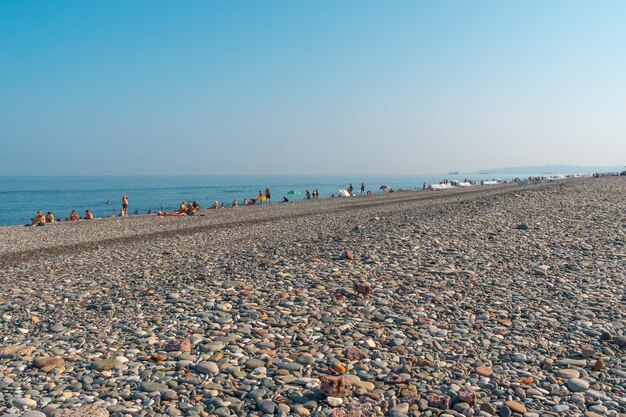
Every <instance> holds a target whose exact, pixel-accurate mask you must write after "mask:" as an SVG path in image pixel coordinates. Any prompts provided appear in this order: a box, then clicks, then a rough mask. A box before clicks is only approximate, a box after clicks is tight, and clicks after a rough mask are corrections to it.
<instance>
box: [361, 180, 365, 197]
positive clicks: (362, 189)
mask: <svg viewBox="0 0 626 417" xmlns="http://www.w3.org/2000/svg"><path fill="white" fill-rule="evenodd" d="M361 195H365V184H363V183H361Z"/></svg>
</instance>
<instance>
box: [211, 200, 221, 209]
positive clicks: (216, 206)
mask: <svg viewBox="0 0 626 417" xmlns="http://www.w3.org/2000/svg"><path fill="white" fill-rule="evenodd" d="M213 208H214V209H217V208H220V205H219V203H218V202H217V200H215V201H214V202H213Z"/></svg>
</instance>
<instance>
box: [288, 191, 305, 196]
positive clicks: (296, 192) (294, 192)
mask: <svg viewBox="0 0 626 417" xmlns="http://www.w3.org/2000/svg"><path fill="white" fill-rule="evenodd" d="M287 194H289V195H300V194H302V193H301V192H300V191H298V190H291V191H288V192H287Z"/></svg>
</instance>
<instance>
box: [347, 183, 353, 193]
mask: <svg viewBox="0 0 626 417" xmlns="http://www.w3.org/2000/svg"><path fill="white" fill-rule="evenodd" d="M352 191H354V187H353V186H352V183H350V185H349V186H348V194H350V195H352Z"/></svg>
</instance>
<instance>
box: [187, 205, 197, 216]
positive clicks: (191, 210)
mask: <svg viewBox="0 0 626 417" xmlns="http://www.w3.org/2000/svg"><path fill="white" fill-rule="evenodd" d="M196 212H197V210H196V208H195V207H194V206H193V204H192V203H189V204H188V205H187V210H186V213H187V215H188V216H195V215H196Z"/></svg>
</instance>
